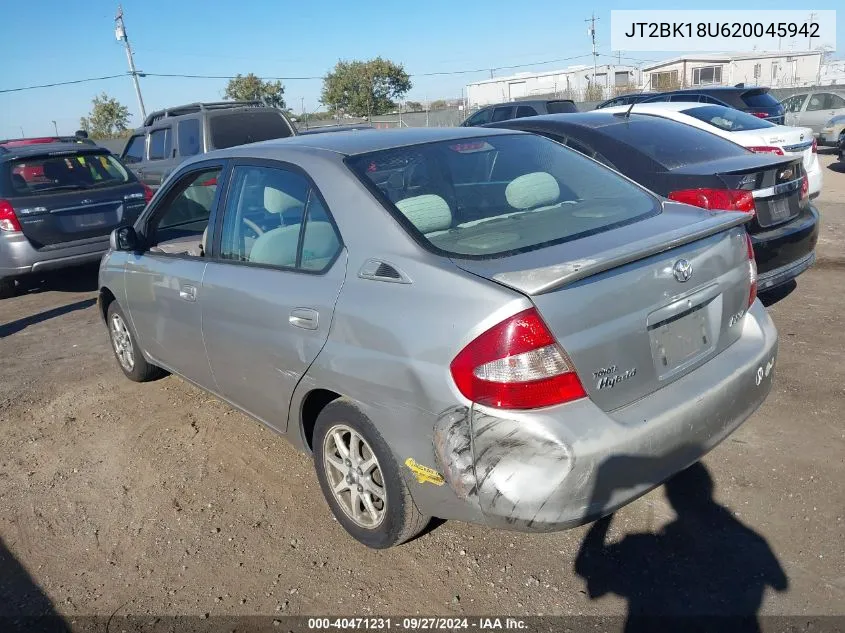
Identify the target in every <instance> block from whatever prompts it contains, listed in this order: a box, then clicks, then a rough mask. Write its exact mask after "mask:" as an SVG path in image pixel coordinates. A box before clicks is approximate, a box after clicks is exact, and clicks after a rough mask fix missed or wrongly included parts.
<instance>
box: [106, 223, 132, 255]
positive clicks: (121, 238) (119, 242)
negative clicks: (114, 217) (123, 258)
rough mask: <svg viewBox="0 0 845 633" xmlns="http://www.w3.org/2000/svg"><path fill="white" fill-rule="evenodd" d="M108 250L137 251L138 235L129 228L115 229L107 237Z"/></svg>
mask: <svg viewBox="0 0 845 633" xmlns="http://www.w3.org/2000/svg"><path fill="white" fill-rule="evenodd" d="M109 248H110V249H111V250H113V251H135V250H138V234H137V233H136V232H135V229H134V228H132V227H131V226H121V227H119V228H116V229H115V230H114V231H112V232H111V235H109Z"/></svg>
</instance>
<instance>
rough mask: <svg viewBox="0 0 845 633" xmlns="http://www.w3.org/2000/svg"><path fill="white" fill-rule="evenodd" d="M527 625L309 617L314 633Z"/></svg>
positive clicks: (493, 620) (520, 626)
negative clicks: (323, 632) (325, 632)
mask: <svg viewBox="0 0 845 633" xmlns="http://www.w3.org/2000/svg"><path fill="white" fill-rule="evenodd" d="M527 626H528V625H527V623H526V622H525V620H522V619H520V618H512V617H502V618H498V617H474V618H465V617H457V618H449V617H421V616H415V617H403V618H381V617H350V618H337V617H335V618H308V629H309V630H312V631H334V630H351V631H366V630H370V631H388V630H397V631H455V630H470V631H479V632H485V631H505V630H510V631H520V630H525V629H527Z"/></svg>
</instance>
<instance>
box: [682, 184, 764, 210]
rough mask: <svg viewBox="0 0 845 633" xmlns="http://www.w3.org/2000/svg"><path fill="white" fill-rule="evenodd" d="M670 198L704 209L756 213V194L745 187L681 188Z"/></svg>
mask: <svg viewBox="0 0 845 633" xmlns="http://www.w3.org/2000/svg"><path fill="white" fill-rule="evenodd" d="M669 199H670V200H674V201H675V202H683V203H685V204H691V205H693V206H694V207H701V208H702V209H712V210H722V211H743V212H745V213H754V196H753V195H752V194H751V192H750V191H745V190H744V189H681V190H679V191H673V192H671V193H670V194H669Z"/></svg>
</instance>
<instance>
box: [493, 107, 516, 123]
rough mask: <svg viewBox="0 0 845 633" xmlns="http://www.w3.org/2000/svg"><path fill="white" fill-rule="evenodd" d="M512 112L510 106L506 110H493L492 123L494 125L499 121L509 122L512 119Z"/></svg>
mask: <svg viewBox="0 0 845 633" xmlns="http://www.w3.org/2000/svg"><path fill="white" fill-rule="evenodd" d="M511 112H513V108H512V107H510V106H507V107H504V108H493V117H492V119H491V121H492V122H493V123H496V122H498V121H507V120H508V119H510V118H511Z"/></svg>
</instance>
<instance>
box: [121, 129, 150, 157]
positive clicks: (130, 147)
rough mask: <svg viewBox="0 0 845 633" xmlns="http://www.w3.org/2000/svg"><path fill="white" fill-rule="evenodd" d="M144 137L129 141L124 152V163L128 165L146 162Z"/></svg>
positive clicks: (134, 137)
mask: <svg viewBox="0 0 845 633" xmlns="http://www.w3.org/2000/svg"><path fill="white" fill-rule="evenodd" d="M144 140H145V137H144V135H143V134H142V135H140V136H133V137H132V138H131V139H129V143H127V145H126V149H125V150H124V151H123V162H124V163H127V164H132V163H140V162H141V161H142V160H144Z"/></svg>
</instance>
